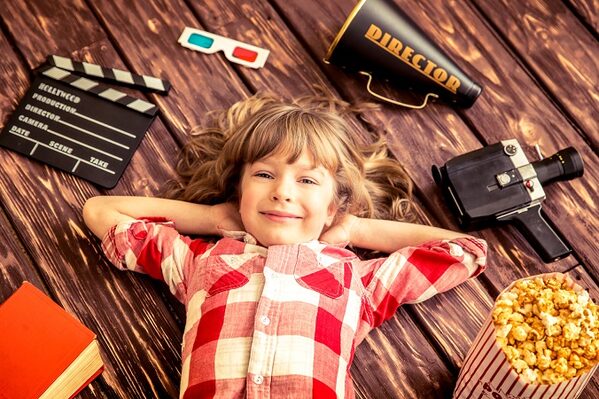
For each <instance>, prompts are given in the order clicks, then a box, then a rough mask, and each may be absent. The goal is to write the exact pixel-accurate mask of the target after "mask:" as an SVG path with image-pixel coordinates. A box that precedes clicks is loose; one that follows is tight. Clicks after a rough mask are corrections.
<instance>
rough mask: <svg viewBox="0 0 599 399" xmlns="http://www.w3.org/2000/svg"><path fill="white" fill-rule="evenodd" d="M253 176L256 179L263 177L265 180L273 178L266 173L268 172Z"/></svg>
mask: <svg viewBox="0 0 599 399" xmlns="http://www.w3.org/2000/svg"><path fill="white" fill-rule="evenodd" d="M254 176H256V177H263V178H265V179H272V178H273V177H272V175H271V174H270V173H268V172H258V173H255V174H254Z"/></svg>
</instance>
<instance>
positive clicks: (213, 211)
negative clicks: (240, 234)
mask: <svg viewBox="0 0 599 399" xmlns="http://www.w3.org/2000/svg"><path fill="white" fill-rule="evenodd" d="M210 216H211V218H212V220H213V221H214V227H215V230H216V231H220V230H228V231H242V230H243V223H241V216H240V215H239V209H238V208H237V205H235V204H232V203H230V202H225V203H222V204H217V205H214V206H212V207H211V208H210Z"/></svg>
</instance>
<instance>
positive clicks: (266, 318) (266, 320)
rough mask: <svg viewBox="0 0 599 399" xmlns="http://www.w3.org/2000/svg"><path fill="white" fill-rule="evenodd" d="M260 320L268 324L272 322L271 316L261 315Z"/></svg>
mask: <svg viewBox="0 0 599 399" xmlns="http://www.w3.org/2000/svg"><path fill="white" fill-rule="evenodd" d="M260 322H262V324H264V325H265V326H267V325H269V324H270V318H269V317H268V316H262V317H260Z"/></svg>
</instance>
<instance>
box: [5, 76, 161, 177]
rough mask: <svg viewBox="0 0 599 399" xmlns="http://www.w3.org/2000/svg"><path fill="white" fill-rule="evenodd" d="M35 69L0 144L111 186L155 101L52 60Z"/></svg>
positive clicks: (153, 113) (149, 118)
mask: <svg viewBox="0 0 599 399" xmlns="http://www.w3.org/2000/svg"><path fill="white" fill-rule="evenodd" d="M89 65H92V64H89ZM102 68H104V67H102ZM105 69H106V68H105ZM37 72H38V73H37V74H36V77H35V79H34V80H33V82H32V84H31V87H30V88H29V91H28V92H27V93H26V94H25V97H23V99H22V100H21V102H20V103H19V106H18V107H17V109H16V110H15V112H14V113H13V115H12V116H11V117H10V119H9V120H8V122H7V124H6V126H5V127H4V129H3V130H2V132H1V133H0V145H2V146H3V147H6V148H9V149H11V150H14V151H17V152H19V153H21V154H24V155H26V156H28V157H31V158H34V159H37V160H39V161H42V162H44V163H47V164H49V165H51V166H54V167H56V168H59V169H61V170H63V171H66V172H68V173H71V174H74V175H76V176H79V177H82V178H84V179H87V180H89V181H91V182H93V183H96V184H98V185H100V186H102V187H106V188H112V187H114V186H115V185H116V184H117V182H118V180H119V179H120V177H121V175H122V173H123V172H124V170H125V168H126V166H127V164H128V163H129V161H130V160H131V157H132V156H133V153H134V152H135V150H136V149H137V147H138V146H139V143H140V142H141V140H142V139H143V137H144V135H145V132H146V130H147V129H148V127H149V126H150V124H151V123H152V121H153V119H154V117H155V116H156V112H157V110H158V109H157V107H156V106H155V105H154V104H152V103H150V102H148V101H145V100H141V99H138V98H134V97H131V96H129V95H127V94H125V93H123V92H120V91H118V90H115V89H113V88H110V87H108V86H106V85H104V84H101V83H99V82H96V81H94V80H91V79H87V78H86V77H81V76H77V75H75V73H79V72H74V73H71V72H70V71H67V70H64V69H62V68H59V67H57V66H54V65H49V66H44V67H41V68H39V69H38V71H37Z"/></svg>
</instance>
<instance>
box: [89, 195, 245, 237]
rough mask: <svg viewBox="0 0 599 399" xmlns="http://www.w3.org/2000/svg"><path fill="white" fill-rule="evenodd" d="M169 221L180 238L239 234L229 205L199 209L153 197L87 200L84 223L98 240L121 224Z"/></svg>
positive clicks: (104, 197)
mask: <svg viewBox="0 0 599 399" xmlns="http://www.w3.org/2000/svg"><path fill="white" fill-rule="evenodd" d="M156 216H161V217H164V218H167V219H169V220H172V221H173V222H174V223H175V226H177V231H179V232H180V233H182V234H197V235H208V234H211V235H217V234H219V232H218V227H223V228H227V229H230V230H240V226H241V221H240V218H239V212H238V211H237V210H236V209H235V207H234V206H233V205H232V204H219V205H214V206H210V205H200V204H195V203H191V202H186V201H177V200H169V199H163V198H152V197H119V196H101V197H93V198H90V199H88V200H87V202H86V203H85V205H84V207H83V220H84V221H85V224H86V225H87V226H88V227H89V229H90V230H91V231H92V232H93V233H94V234H95V235H96V236H97V237H99V238H102V237H104V235H105V234H106V232H108V230H109V229H110V228H111V227H112V226H114V225H116V224H118V223H120V222H125V221H128V220H133V219H136V218H140V217H156Z"/></svg>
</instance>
